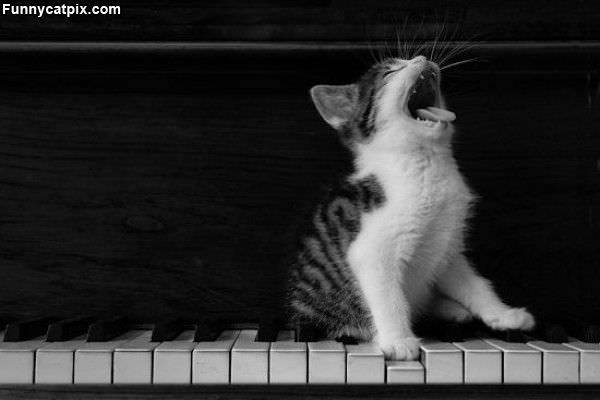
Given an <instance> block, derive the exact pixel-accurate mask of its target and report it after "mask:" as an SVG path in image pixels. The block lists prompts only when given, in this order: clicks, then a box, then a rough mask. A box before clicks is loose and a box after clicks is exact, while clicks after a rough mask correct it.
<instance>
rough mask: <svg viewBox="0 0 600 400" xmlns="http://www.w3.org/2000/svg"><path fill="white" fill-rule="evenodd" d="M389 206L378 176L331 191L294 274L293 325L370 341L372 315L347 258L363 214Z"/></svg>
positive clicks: (290, 296) (348, 182) (304, 242)
mask: <svg viewBox="0 0 600 400" xmlns="http://www.w3.org/2000/svg"><path fill="white" fill-rule="evenodd" d="M384 201H385V195H384V193H383V190H382V188H381V186H380V185H379V183H378V182H377V180H376V178H375V177H374V176H369V177H367V178H364V179H361V180H357V181H352V180H349V179H348V180H345V181H343V182H342V183H341V184H340V185H339V186H338V187H336V188H331V189H330V190H329V191H328V193H327V194H326V195H325V198H324V199H323V201H322V202H321V203H320V204H319V206H318V207H317V208H316V212H315V213H314V215H313V219H312V224H311V229H310V232H308V233H307V234H306V235H304V237H303V239H302V241H301V245H300V246H301V248H300V249H299V251H298V255H297V258H296V260H295V262H294V264H293V266H292V269H291V272H290V282H289V289H288V302H289V306H290V312H291V316H290V317H291V319H292V321H293V322H296V323H301V322H307V321H310V322H312V323H314V324H315V325H317V326H319V327H320V328H322V329H323V330H324V331H326V332H327V333H328V334H329V335H330V336H332V337H335V336H340V335H353V336H359V337H364V338H370V336H371V325H372V324H371V321H370V317H369V312H368V310H367V308H366V306H365V305H364V304H363V301H362V297H361V295H360V290H359V289H358V287H357V286H356V282H355V279H354V277H353V273H352V271H351V270H350V267H349V265H348V262H347V260H346V255H347V251H348V247H349V246H350V243H351V242H352V241H353V240H354V238H355V237H356V235H357V233H358V232H359V231H360V218H361V214H362V213H364V212H368V211H371V210H373V209H374V208H377V207H379V206H381V204H383V202H384Z"/></svg>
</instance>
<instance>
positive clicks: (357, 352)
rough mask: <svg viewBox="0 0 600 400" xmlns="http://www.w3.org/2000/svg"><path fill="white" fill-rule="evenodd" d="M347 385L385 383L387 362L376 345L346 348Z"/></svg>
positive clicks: (363, 344) (362, 344) (357, 345)
mask: <svg viewBox="0 0 600 400" xmlns="http://www.w3.org/2000/svg"><path fill="white" fill-rule="evenodd" d="M346 383H361V384H362V383H365V384H366V383H385V360H384V357H383V352H382V351H381V350H380V349H379V348H378V347H377V346H376V345H374V344H372V343H361V344H354V345H348V346H346Z"/></svg>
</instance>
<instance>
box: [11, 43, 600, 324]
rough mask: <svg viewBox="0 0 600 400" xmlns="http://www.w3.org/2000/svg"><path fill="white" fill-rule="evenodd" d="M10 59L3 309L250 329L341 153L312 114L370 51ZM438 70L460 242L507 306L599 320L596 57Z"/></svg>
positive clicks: (507, 59)
mask: <svg viewBox="0 0 600 400" xmlns="http://www.w3.org/2000/svg"><path fill="white" fill-rule="evenodd" d="M359 55H360V57H357V56H356V53H348V52H345V51H340V52H332V51H330V50H327V51H312V52H307V53H302V54H301V55H298V54H296V53H293V52H291V53H286V54H272V53H269V52H266V53H260V52H259V53H252V52H251V53H247V54H240V53H238V52H235V51H234V52H229V53H228V52H224V53H220V55H218V56H215V55H214V54H213V53H210V52H209V53H208V54H204V53H198V54H196V53H194V54H187V55H185V56H173V57H171V56H169V57H164V56H163V55H160V54H158V55H157V54H153V53H143V54H116V55H112V56H111V55H106V54H95V53H89V54H88V53H82V54H80V55H79V56H78V57H77V58H75V57H73V55H72V54H60V53H49V54H47V55H46V56H43V57H42V56H40V54H39V53H34V54H29V53H25V54H20V55H15V56H14V57H12V58H6V57H3V58H2V60H0V70H2V71H3V74H1V75H0V87H2V90H0V155H1V156H0V210H2V212H1V213H0V266H1V268H2V273H3V276H2V277H3V279H2V280H0V293H2V295H1V296H0V312H1V314H3V315H7V316H13V317H34V316H44V315H63V316H72V315H77V314H90V313H95V314H100V315H111V314H124V315H126V316H129V317H132V318H133V319H134V320H137V321H141V322H152V321H156V320H160V319H163V318H168V317H173V316H181V317H184V318H186V319H188V320H194V319H196V318H198V317H199V316H215V317H216V316H218V317H226V318H228V319H231V320H232V321H244V320H249V319H256V318H257V317H258V315H259V314H260V310H261V309H262V308H264V307H268V306H271V305H272V304H270V302H271V301H272V300H273V293H274V291H275V290H276V288H277V287H278V285H279V284H280V283H281V282H282V280H283V278H284V273H285V264H284V263H283V262H282V258H283V257H284V255H285V252H284V249H285V248H286V244H287V243H288V241H289V239H290V236H291V235H290V231H291V227H292V225H293V221H294V220H295V219H296V217H297V215H299V213H300V211H301V210H302V209H303V208H304V204H310V203H312V202H313V201H314V200H315V199H316V198H317V197H318V190H319V188H320V187H322V186H323V185H324V184H326V183H327V182H328V181H329V180H331V179H333V178H334V176H335V175H336V174H337V173H339V172H341V171H344V170H345V169H347V167H348V158H347V156H346V154H345V153H344V152H343V151H342V150H341V148H340V146H339V145H338V144H337V142H336V140H335V138H334V135H333V134H332V132H331V131H330V129H329V128H327V127H326V126H325V124H324V123H323V122H322V121H321V120H320V119H319V117H318V114H317V113H316V112H315V110H314V109H313V106H312V105H311V104H310V101H309V97H308V95H307V92H308V89H309V88H310V86H311V85H312V84H316V83H347V82H349V81H350V80H352V79H354V78H355V77H357V76H358V74H359V73H360V71H361V70H363V69H364V68H365V65H366V64H368V63H369V58H368V55H365V54H359ZM558 60H559V59H558V58H557V59H556V60H554V62H552V54H548V55H546V56H545V57H542V58H538V57H532V56H531V55H527V54H524V53H521V54H517V55H516V56H515V54H514V53H511V52H508V53H506V54H505V55H504V56H502V55H499V56H497V57H495V58H494V59H492V60H489V61H488V62H486V63H481V64H475V65H473V66H470V67H468V68H467V67H465V68H462V69H457V70H456V71H454V72H452V70H449V72H448V74H447V75H446V77H445V81H444V86H445V89H446V93H447V98H448V102H449V104H450V107H451V108H452V109H453V110H454V111H455V112H456V113H457V115H458V126H459V129H460V132H459V134H458V135H457V137H456V155H457V158H458V160H459V164H460V165H461V168H462V170H463V171H464V173H465V175H466V176H467V178H468V180H469V182H470V183H471V184H472V186H473V187H474V189H475V190H476V192H477V193H478V194H479V195H480V196H481V200H480V203H479V205H478V207H477V208H476V211H475V218H474V220H473V229H472V233H471V240H470V244H469V247H470V249H471V256H472V258H473V259H474V260H475V263H476V265H477V266H478V268H479V269H480V270H481V271H482V273H484V274H485V275H486V276H488V277H490V278H491V279H492V280H493V281H494V282H495V283H496V286H497V287H498V290H499V291H500V293H501V294H502V295H503V296H504V297H505V298H506V299H507V300H508V301H509V302H510V303H513V304H518V305H527V306H530V307H531V308H533V309H534V310H535V311H539V312H542V313H546V312H550V311H552V312H554V311H568V312H573V313H577V314H581V315H587V316H589V317H590V318H594V317H595V316H597V315H598V312H599V311H600V304H598V301H597V295H596V289H597V287H599V285H600V281H599V279H600V278H599V277H598V275H597V274H596V271H595V266H597V265H598V261H599V260H600V258H599V255H600V254H599V252H598V246H597V243H598V233H599V232H598V220H597V215H598V204H599V202H598V200H599V197H600V196H599V193H600V185H599V184H598V177H599V174H598V171H599V170H598V154H600V140H599V138H598V135H597V134H596V133H597V132H598V130H599V128H600V120H599V118H598V114H599V113H598V101H597V98H598V91H597V85H598V80H597V77H598V70H599V69H598V68H597V67H598V60H597V57H592V56H591V55H588V54H586V53H572V54H571V55H570V57H566V56H565V54H563V57H561V58H560V60H562V61H558Z"/></svg>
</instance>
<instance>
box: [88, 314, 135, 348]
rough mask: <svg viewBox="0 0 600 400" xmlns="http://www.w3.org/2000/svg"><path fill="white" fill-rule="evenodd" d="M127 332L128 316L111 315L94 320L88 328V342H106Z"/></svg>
mask: <svg viewBox="0 0 600 400" xmlns="http://www.w3.org/2000/svg"><path fill="white" fill-rule="evenodd" d="M125 333H127V318H125V317H123V316H116V317H111V318H108V319H102V320H100V321H97V322H94V323H93V324H91V325H90V327H89V329H88V335H87V341H88V342H106V341H109V340H112V339H114V338H116V337H117V336H119V335H123V334H125Z"/></svg>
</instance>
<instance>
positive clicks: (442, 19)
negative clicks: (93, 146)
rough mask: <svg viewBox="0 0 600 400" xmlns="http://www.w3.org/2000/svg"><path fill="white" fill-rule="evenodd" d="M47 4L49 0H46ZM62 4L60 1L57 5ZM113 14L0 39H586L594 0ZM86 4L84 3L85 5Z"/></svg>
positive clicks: (152, 5)
mask: <svg viewBox="0 0 600 400" xmlns="http://www.w3.org/2000/svg"><path fill="white" fill-rule="evenodd" d="M50 4H52V2H51V3H50ZM59 4H61V3H59ZM112 4H119V5H120V6H121V9H122V10H121V15H118V16H105V17H93V16H73V17H71V18H69V19H67V18H65V17H62V16H46V17H44V18H42V19H40V18H38V17H36V16H14V17H7V18H4V19H3V24H2V27H0V39H1V40H29V41H34V40H82V41H86V40H100V41H105V40H132V41H138V40H141V41H146V40H160V41H347V40H349V41H370V40H382V39H385V40H388V41H389V40H390V38H394V37H395V35H396V31H397V30H398V27H399V26H401V27H402V26H404V28H403V29H404V30H405V31H406V32H408V33H409V34H410V36H408V37H413V34H415V33H416V37H424V38H431V37H432V36H433V34H435V33H436V32H438V31H439V30H440V28H439V24H440V23H444V24H445V25H446V30H447V31H448V32H455V31H457V33H456V37H457V39H473V38H474V36H475V38H476V39H477V40H590V39H593V38H597V36H598V33H599V31H598V29H599V28H598V24H597V20H598V17H599V12H598V7H597V6H596V5H595V3H594V2H593V1H580V2H564V1H559V0H553V1H547V0H546V1H545V0H530V1H527V2H523V1H518V0H510V1H508V0H507V1H503V2H498V1H492V0H485V1H478V2H464V1H459V0H452V1H448V0H443V1H442V0H418V1H416V0H413V1H395V0H384V1H378V2H376V3H365V2H364V1H360V0H351V1H348V0H302V1H294V2H281V1H276V0H261V1H254V2H252V3H249V2H246V1H241V0H227V1H218V2H214V1H213V2H209V1H202V2H197V1H196V2H195V1H190V0H186V1H177V2H168V1H165V0H152V1H135V0H128V1H119V2H114V3H106V5H112ZM90 7H91V4H90Z"/></svg>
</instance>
